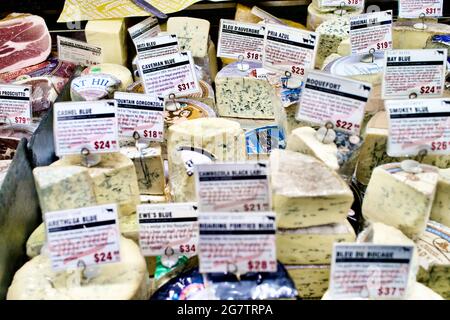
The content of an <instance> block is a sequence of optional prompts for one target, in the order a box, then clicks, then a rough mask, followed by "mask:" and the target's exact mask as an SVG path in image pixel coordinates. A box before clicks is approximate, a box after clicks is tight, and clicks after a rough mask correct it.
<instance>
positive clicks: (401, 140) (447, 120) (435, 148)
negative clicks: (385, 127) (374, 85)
mask: <svg viewBox="0 0 450 320" xmlns="http://www.w3.org/2000/svg"><path fill="white" fill-rule="evenodd" d="M385 108H386V111H387V113H388V116H389V117H388V120H389V121H388V123H389V137H388V148H387V153H388V155H389V156H391V157H403V156H405V157H406V156H415V155H418V154H420V153H421V152H423V151H426V152H427V153H428V154H436V155H448V154H450V99H410V100H386V101H385Z"/></svg>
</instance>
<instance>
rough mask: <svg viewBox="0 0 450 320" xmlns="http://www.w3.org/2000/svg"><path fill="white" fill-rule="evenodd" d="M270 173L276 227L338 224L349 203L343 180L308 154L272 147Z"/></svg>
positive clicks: (350, 195)
mask: <svg viewBox="0 0 450 320" xmlns="http://www.w3.org/2000/svg"><path fill="white" fill-rule="evenodd" d="M270 173H271V183H272V194H273V197H272V199H273V207H274V211H275V212H276V214H277V224H278V227H279V228H286V229H296V228H303V227H309V226H317V225H323V224H330V223H339V222H341V221H343V219H345V217H346V216H347V214H348V212H349V210H350V207H351V206H352V203H353V193H352V191H351V190H350V188H349V187H348V185H347V184H346V183H345V181H344V180H342V178H340V177H339V175H338V174H337V173H336V172H334V171H333V170H331V169H330V168H328V167H327V166H326V165H325V164H324V163H322V162H321V161H319V160H317V159H315V158H313V157H311V156H307V155H304V154H301V153H298V152H293V151H289V150H279V149H277V150H273V151H272V153H271V154H270Z"/></svg>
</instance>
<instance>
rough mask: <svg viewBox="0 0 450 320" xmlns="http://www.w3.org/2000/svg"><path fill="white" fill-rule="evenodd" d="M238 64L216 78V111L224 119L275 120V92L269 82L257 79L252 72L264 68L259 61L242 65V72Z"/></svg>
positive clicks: (223, 71)
mask: <svg viewBox="0 0 450 320" xmlns="http://www.w3.org/2000/svg"><path fill="white" fill-rule="evenodd" d="M239 65H240V63H239V62H236V63H232V64H229V65H227V66H226V67H225V68H223V69H222V70H220V72H219V73H218V74H217V76H216V80H215V84H216V101H217V111H218V114H219V116H221V117H235V118H252V119H274V110H273V109H274V106H273V104H272V103H273V97H274V96H276V93H275V89H274V88H273V87H272V85H271V84H270V83H269V82H268V81H267V80H266V79H258V78H256V77H255V76H254V75H253V74H254V72H253V70H255V69H259V68H262V65H261V64H260V63H257V62H249V61H245V62H243V65H246V67H247V68H246V70H245V71H241V70H239Z"/></svg>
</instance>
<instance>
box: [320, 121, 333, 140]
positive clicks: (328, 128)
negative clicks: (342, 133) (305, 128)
mask: <svg viewBox="0 0 450 320" xmlns="http://www.w3.org/2000/svg"><path fill="white" fill-rule="evenodd" d="M316 139H317V140H319V141H320V142H322V143H324V144H330V143H333V142H334V140H335V139H336V132H335V131H334V124H333V122H331V121H327V122H326V123H325V125H324V126H323V127H320V128H319V130H317V131H316Z"/></svg>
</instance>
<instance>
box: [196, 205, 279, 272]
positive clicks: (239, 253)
mask: <svg viewBox="0 0 450 320" xmlns="http://www.w3.org/2000/svg"><path fill="white" fill-rule="evenodd" d="M199 224H200V239H199V247H200V251H199V263H200V272H201V273H212V272H221V273H222V272H223V273H231V274H244V273H247V272H275V271H276V269H277V260H276V250H275V229H276V225H275V213H274V212H255V213H254V214H251V215H246V214H242V213H239V212H211V213H209V212H208V213H203V212H202V213H199Z"/></svg>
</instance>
